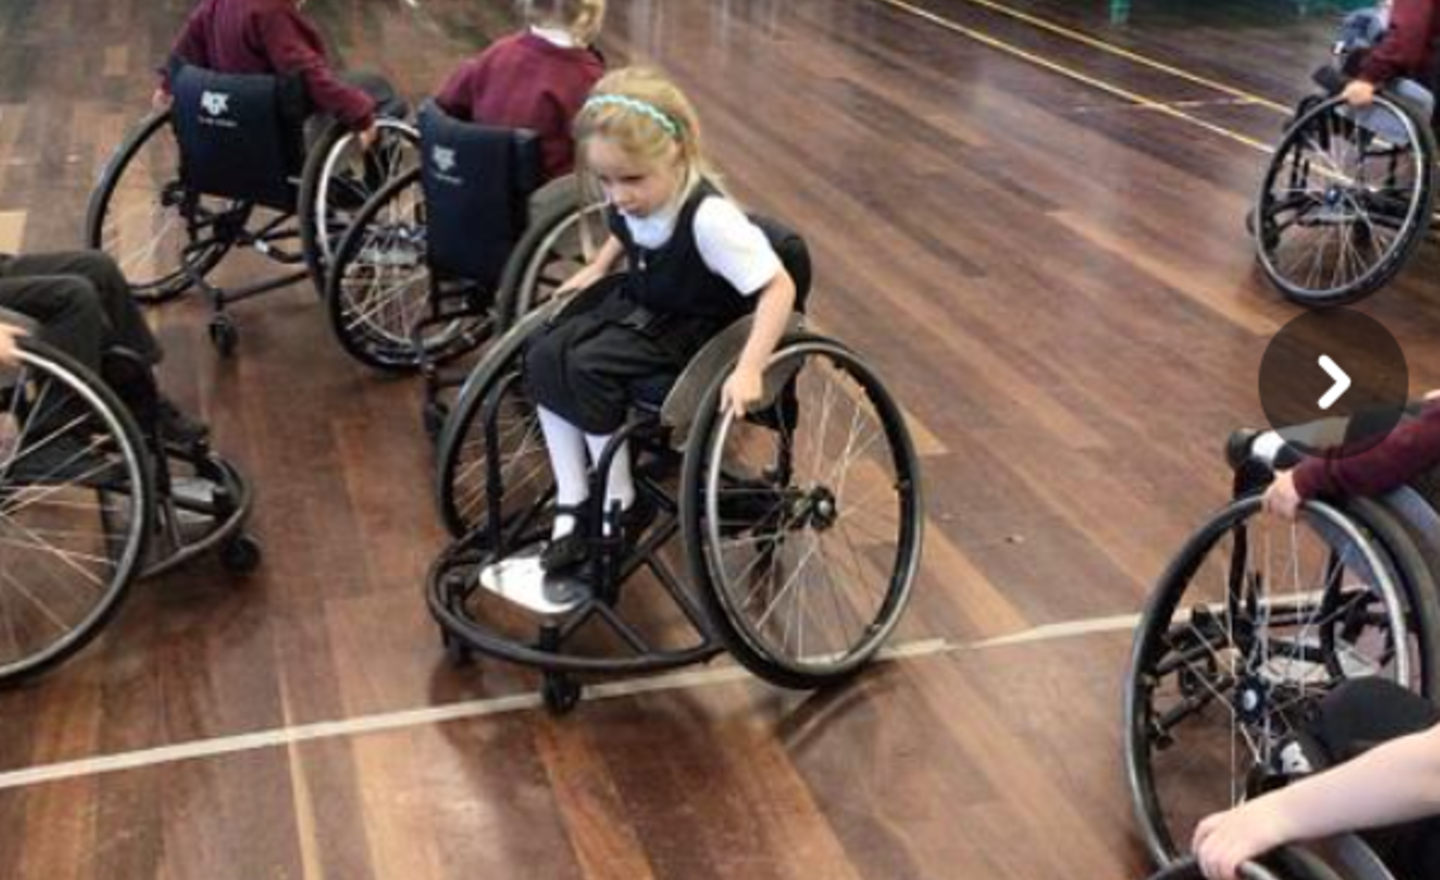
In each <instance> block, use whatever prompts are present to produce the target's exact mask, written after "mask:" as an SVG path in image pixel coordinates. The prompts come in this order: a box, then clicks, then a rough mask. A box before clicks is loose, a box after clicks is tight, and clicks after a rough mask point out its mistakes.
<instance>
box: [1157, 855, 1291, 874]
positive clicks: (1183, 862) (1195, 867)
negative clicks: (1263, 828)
mask: <svg viewBox="0 0 1440 880" xmlns="http://www.w3.org/2000/svg"><path fill="white" fill-rule="evenodd" d="M1240 877H1241V878H1242V880H1279V878H1278V877H1276V876H1275V874H1274V872H1272V871H1271V870H1270V869H1269V868H1266V867H1265V866H1264V865H1261V864H1258V863H1256V862H1246V863H1245V864H1243V865H1241V866H1240ZM1150 880H1205V875H1204V874H1202V873H1201V872H1200V863H1199V862H1197V861H1196V860H1195V857H1194V856H1186V857H1185V858H1183V859H1180V860H1178V861H1175V862H1171V863H1170V864H1169V865H1166V866H1165V867H1163V868H1161V869H1160V870H1159V871H1157V872H1156V873H1155V874H1153V875H1151V876H1150Z"/></svg>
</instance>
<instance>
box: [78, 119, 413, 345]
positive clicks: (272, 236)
mask: <svg viewBox="0 0 1440 880" xmlns="http://www.w3.org/2000/svg"><path fill="white" fill-rule="evenodd" d="M376 127H377V130H378V132H379V137H378V138H377V142H376V145H375V146H374V147H372V151H373V152H380V153H382V154H383V156H384V157H385V162H386V165H387V169H386V172H387V174H389V173H393V172H394V171H395V170H397V169H398V168H399V167H402V166H403V165H404V163H405V159H404V155H405V153H406V151H407V149H410V148H413V145H414V144H415V143H416V142H417V141H418V137H419V136H418V134H417V133H416V131H415V129H414V127H413V126H411V125H410V124H409V123H407V122H405V121H404V120H403V119H397V118H390V117H385V116H381V117H379V118H377V120H376ZM167 138H168V141H167V140H166V139H167ZM354 142H355V135H354V133H352V132H348V131H346V130H345V129H344V128H343V127H342V126H341V125H340V124H339V123H338V122H334V121H331V122H329V123H327V124H326V125H325V126H324V128H323V129H322V130H321V133H320V134H319V136H317V137H316V138H315V141H314V143H313V144H311V145H310V149H309V150H308V152H307V154H306V158H305V161H304V163H303V171H302V174H301V177H300V179H299V180H293V179H292V180H291V181H290V184H291V186H292V188H293V189H294V190H295V192H296V202H295V206H294V207H293V208H291V209H289V210H275V209H272V208H267V207H264V206H261V205H258V204H255V203H252V202H250V201H245V200H236V199H226V198H219V197H215V196H209V195H206V194H204V193H201V192H196V191H192V190H190V189H189V188H187V187H186V186H185V185H184V184H182V183H181V182H180V180H179V165H178V162H179V151H180V148H179V144H178V141H176V140H175V135H174V124H173V116H172V111H170V110H164V111H160V112H157V113H154V114H152V115H151V116H149V117H148V118H146V119H145V120H144V121H143V122H142V123H141V124H140V125H139V126H138V127H136V128H135V129H134V130H133V131H131V132H130V133H129V134H128V135H127V136H126V138H125V139H124V140H123V141H122V142H121V144H120V146H119V147H118V148H117V149H116V150H115V152H114V153H113V154H112V155H111V157H110V158H109V160H108V161H107V162H106V165H105V168H104V170H103V171H102V172H101V175H100V179H99V182H98V184H97V185H96V188H95V190H94V191H93V192H92V193H91V197H90V203H89V206H88V208H87V211H86V221H85V228H86V241H87V244H88V246H89V247H91V248H94V249H97V250H107V249H108V248H107V245H110V244H111V242H109V241H107V238H110V237H111V236H109V235H107V227H108V225H109V221H110V220H111V219H112V216H111V215H112V213H113V212H114V210H115V203H116V201H117V193H118V191H120V190H121V189H122V188H123V187H127V186H130V185H131V184H128V183H127V180H128V178H127V172H130V171H131V169H132V167H134V166H136V165H141V164H143V163H144V162H146V161H148V158H147V157H148V156H149V155H152V154H153V152H154V151H155V150H160V151H164V150H168V149H171V148H172V147H173V152H174V155H175V160H176V161H175V165H174V167H173V168H165V169H146V168H138V169H136V172H135V173H137V174H138V173H142V172H145V171H149V172H151V173H153V172H155V171H157V170H159V171H160V173H161V174H163V175H165V179H164V181H163V182H162V183H160V191H159V192H158V193H152V196H153V205H152V207H151V213H150V214H146V215H144V219H145V220H146V221H149V222H150V226H151V227H152V229H153V227H154V226H156V225H160V227H161V229H160V232H159V233H156V234H154V235H153V237H152V238H151V239H150V241H149V243H148V245H147V246H146V247H144V248H142V249H141V250H140V251H139V253H138V256H140V257H141V258H150V257H152V256H153V254H154V252H155V251H156V250H157V249H158V248H159V247H160V240H161V238H162V237H163V236H164V235H165V233H166V231H167V230H168V229H170V227H171V226H172V225H173V224H174V223H175V222H176V218H178V222H179V223H180V225H181V227H182V228H183V232H184V237H185V241H184V244H183V245H181V246H180V248H179V251H178V253H177V255H176V259H177V260H178V262H179V265H178V266H176V267H174V268H173V270H172V269H170V268H168V267H167V268H166V270H165V272H164V274H160V275H159V276H158V277H157V278H156V279H154V280H152V279H150V278H149V277H146V278H145V279H144V280H142V281H140V282H138V283H137V284H136V285H135V287H136V297H137V299H140V300H142V301H144V302H149V303H160V302H165V301H168V300H170V299H173V298H175V297H177V296H179V295H181V294H182V293H184V292H185V291H187V290H189V289H192V288H194V289H197V290H199V291H200V292H201V293H202V294H203V295H204V296H205V297H206V299H207V300H208V301H209V303H210V305H211V309H212V312H213V314H212V317H211V320H210V324H209V327H208V331H209V336H210V340H211V342H212V343H213V344H214V345H215V347H216V349H217V350H218V351H219V352H220V353H221V354H222V355H227V356H228V355H230V354H232V353H233V352H234V350H235V348H236V346H237V345H238V343H239V331H238V329H237V328H236V326H235V323H234V321H233V320H232V319H231V318H230V316H229V314H228V312H227V308H228V307H229V306H230V305H233V304H235V303H238V302H241V301H244V300H247V299H251V298H254V297H256V296H259V295H262V294H265V293H269V292H271V291H274V290H279V289H281V288H285V287H288V286H290V285H292V284H294V283H296V282H297V281H301V280H303V279H305V278H306V277H309V278H310V279H311V280H312V282H313V283H314V285H315V288H316V291H317V292H318V293H321V294H323V292H324V276H325V274H326V271H327V265H328V260H329V256H330V252H331V250H332V248H331V245H330V242H331V241H332V240H338V239H339V238H340V236H341V234H342V233H343V230H337V231H335V232H331V233H329V234H323V233H322V232H321V229H320V227H321V225H324V226H326V227H329V226H330V225H331V223H332V221H331V219H330V218H331V215H332V213H334V211H332V210H331V206H330V204H329V199H330V194H331V192H332V190H335V189H338V187H336V185H335V183H334V180H333V178H335V177H337V171H336V169H337V165H338V163H339V160H340V157H341V156H343V155H344V154H346V152H347V151H348V150H350V149H352V145H353V144H354ZM147 150H149V151H150V152H147ZM147 189H153V187H151V188H147ZM367 195H368V193H361V194H358V196H357V197H358V198H359V200H360V201H362V203H363V201H364V197H365V196H367ZM149 199H150V197H147V200H149ZM322 202H324V204H322ZM256 211H269V212H273V213H274V216H273V217H269V218H265V219H264V220H262V221H260V222H259V224H258V226H252V222H251V221H252V218H253V215H254V213H255V212H256ZM172 214H173V216H172ZM157 215H164V216H166V217H167V218H168V219H167V220H165V221H164V223H163V224H157V223H155V222H154V220H155V218H156V216H157ZM121 223H122V227H123V223H124V220H123V218H122V219H121ZM109 231H110V232H112V233H114V232H115V231H114V230H109ZM120 232H121V233H123V228H122V230H120ZM149 234H150V233H149V232H147V235H149ZM294 241H298V242H299V244H300V249H299V250H298V251H295V250H290V249H287V248H286V246H285V245H286V244H287V243H289V242H294ZM236 248H248V249H250V250H253V251H255V252H256V253H258V254H261V255H262V256H264V257H266V258H267V259H269V260H271V261H272V262H274V263H276V264H277V265H279V266H281V267H283V268H287V269H289V270H290V271H287V272H285V273H283V274H281V275H279V276H277V277H274V278H269V279H264V280H261V281H257V282H252V283H248V284H244V285H241V286H238V287H233V288H226V287H221V286H218V285H215V284H212V283H211V282H210V281H209V280H208V276H209V274H210V273H211V272H212V271H213V270H214V269H215V268H216V267H217V266H218V265H219V264H220V262H221V261H222V260H223V259H224V258H225V256H226V255H227V254H228V253H229V252H230V251H232V250H234V249H236ZM113 256H115V257H116V259H117V262H119V263H120V265H121V269H122V270H123V271H126V274H127V276H128V277H132V278H133V277H135V276H136V275H137V274H138V272H137V270H136V267H135V266H134V265H133V262H134V261H133V260H132V259H131V258H132V257H133V256H136V255H135V254H126V253H119V254H113ZM292 267H301V268H292Z"/></svg>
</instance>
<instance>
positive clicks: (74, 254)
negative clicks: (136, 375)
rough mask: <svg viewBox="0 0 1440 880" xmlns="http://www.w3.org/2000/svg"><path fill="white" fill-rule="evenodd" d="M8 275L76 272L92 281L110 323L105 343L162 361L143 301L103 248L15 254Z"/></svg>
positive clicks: (18, 276) (9, 265) (157, 361)
mask: <svg viewBox="0 0 1440 880" xmlns="http://www.w3.org/2000/svg"><path fill="white" fill-rule="evenodd" d="M4 272H5V275H6V277H9V278H23V277H25V276H45V275H76V276H79V277H81V278H84V279H85V280H86V281H88V282H90V285H91V286H92V287H93V288H94V290H95V293H96V294H97V295H98V302H99V305H100V308H101V310H102V311H103V312H104V314H105V318H106V321H107V323H108V327H107V330H108V331H109V332H108V335H107V337H106V338H105V339H104V340H103V341H102V346H104V347H106V348H109V347H112V346H119V347H120V348H124V349H127V350H129V351H132V352H134V353H135V354H137V355H139V356H140V358H141V359H142V360H144V361H146V362H147V363H150V364H157V363H159V362H160V358H161V351H160V344H159V342H157V341H156V339H155V334H153V333H151V332H150V327H149V326H148V325H147V324H146V323H145V316H144V315H143V314H141V312H140V307H139V305H138V304H137V303H136V302H135V299H134V297H132V296H131V295H130V284H129V282H128V281H126V280H125V275H124V273H122V272H121V271H120V267H119V266H118V265H116V263H115V261H114V260H113V259H111V258H110V257H109V256H108V255H106V254H104V253H102V252H100V251H63V252H56V253H49V254H30V255H21V256H17V257H15V258H14V259H13V260H11V261H10V262H9V264H8V265H7V266H6V267H5V269H4Z"/></svg>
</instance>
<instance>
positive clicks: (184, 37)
mask: <svg viewBox="0 0 1440 880" xmlns="http://www.w3.org/2000/svg"><path fill="white" fill-rule="evenodd" d="M303 3H304V0H202V2H201V3H200V5H199V6H197V7H196V8H195V11H194V12H192V13H191V14H190V18H189V20H187V21H186V22H185V27H184V28H183V29H182V30H181V31H180V36H179V37H177V38H176V40H175V45H174V47H173V48H172V49H171V56H172V57H173V58H176V59H179V60H180V61H183V62H186V63H188V64H193V65H195V66H197V67H204V68H207V69H209V70H214V71H217V72H220V73H269V74H296V75H298V76H300V77H301V79H302V80H303V81H304V83H305V91H306V94H308V95H309V97H310V101H311V103H312V104H313V105H314V106H315V108H316V109H317V110H319V111H320V112H323V113H327V114H329V115H331V116H333V117H335V118H336V119H338V120H340V122H341V124H343V125H344V126H345V127H346V128H349V129H350V130H352V131H357V132H360V142H361V144H363V145H364V146H366V147H369V145H370V144H371V142H373V141H374V139H375V99H374V98H373V97H371V96H370V95H369V94H367V93H366V90H365V89H363V88H360V87H357V86H356V85H352V84H350V83H347V82H344V81H342V80H341V79H340V78H338V77H337V76H336V75H335V73H334V71H332V70H331V69H330V62H329V59H328V58H326V55H325V44H324V41H322V40H321V38H320V33H319V31H317V30H316V29H315V26H314V25H313V24H311V23H310V21H309V20H308V19H306V18H305V16H303V15H301V14H300V6H301V5H302V4H303ZM169 100H170V96H169V77H168V74H167V73H162V82H161V86H160V88H159V89H158V90H157V91H156V93H155V104H156V107H157V109H158V108H161V107H164V106H167V105H168V104H169Z"/></svg>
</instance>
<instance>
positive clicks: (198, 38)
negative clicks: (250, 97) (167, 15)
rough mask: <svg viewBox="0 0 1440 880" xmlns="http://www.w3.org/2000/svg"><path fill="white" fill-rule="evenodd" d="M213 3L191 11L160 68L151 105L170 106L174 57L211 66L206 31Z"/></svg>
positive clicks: (203, 65) (160, 107) (199, 65)
mask: <svg viewBox="0 0 1440 880" xmlns="http://www.w3.org/2000/svg"><path fill="white" fill-rule="evenodd" d="M212 5H213V4H210V3H202V4H200V5H199V6H197V7H196V8H195V10H194V11H193V12H191V13H190V17H189V18H187V19H185V26H184V27H182V28H181V29H180V34H179V36H177V37H176V38H175V43H174V44H173V45H172V46H171V47H170V55H169V57H168V58H166V59H165V64H164V65H162V66H161V68H160V85H159V86H158V87H157V88H156V89H155V94H154V95H153V96H152V97H151V99H150V104H151V106H152V107H154V108H155V109H156V110H165V109H167V108H169V106H170V63H171V61H172V59H176V58H178V59H180V60H181V61H184V62H185V63H187V64H193V65H195V66H197V67H208V66H210V53H209V50H208V48H207V46H206V43H205V31H206V29H207V28H208V27H209V26H210V19H211V18H212V17H213V15H214V12H213V11H212V9H211V7H212Z"/></svg>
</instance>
